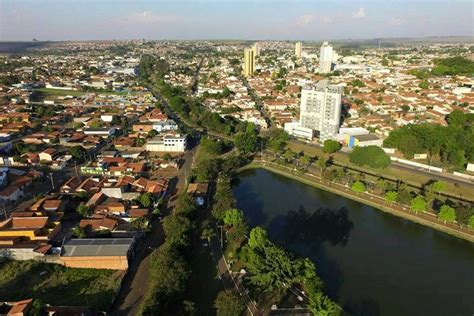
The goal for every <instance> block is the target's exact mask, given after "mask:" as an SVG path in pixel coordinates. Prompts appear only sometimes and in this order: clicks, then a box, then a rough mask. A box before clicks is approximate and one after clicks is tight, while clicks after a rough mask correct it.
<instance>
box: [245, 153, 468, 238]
mask: <svg viewBox="0 0 474 316" xmlns="http://www.w3.org/2000/svg"><path fill="white" fill-rule="evenodd" d="M269 164H270V163H269V162H265V163H262V162H256V161H253V162H251V163H249V164H247V165H245V166H243V167H241V168H240V169H239V170H238V173H240V172H242V171H245V170H249V169H264V170H267V171H270V172H272V173H275V174H279V175H282V176H284V177H287V178H290V179H293V180H296V181H298V182H301V183H304V184H307V185H310V186H312V187H316V188H318V189H321V190H324V191H328V192H331V193H334V194H337V195H340V196H343V197H346V198H348V199H351V200H353V201H357V202H360V203H363V204H365V205H368V206H371V207H373V208H375V209H377V210H381V211H383V212H385V213H389V214H392V215H394V216H397V217H401V218H403V219H406V220H409V221H411V222H415V223H417V224H421V225H424V226H427V227H430V228H432V229H434V230H437V231H441V232H443V233H446V234H449V235H451V236H454V237H457V238H460V239H463V240H466V241H469V242H472V243H474V234H471V233H469V232H466V231H462V230H459V229H456V228H454V227H449V226H446V225H443V224H442V223H437V222H435V221H433V220H428V219H426V218H422V217H420V216H418V215H415V214H410V213H408V212H404V211H399V210H397V209H395V208H393V207H390V206H388V205H382V204H379V203H376V202H375V201H371V200H368V199H366V198H363V197H361V196H357V195H355V194H353V193H352V191H351V190H349V189H347V188H346V189H345V190H340V189H337V188H336V187H331V186H328V185H327V184H325V183H323V182H322V180H321V179H320V180H319V181H317V178H316V177H314V176H313V177H314V179H310V178H307V177H308V176H306V177H304V175H301V174H295V173H292V172H291V171H285V170H280V169H277V168H275V167H272V166H269ZM280 167H282V168H285V167H284V166H280ZM333 185H334V186H341V185H339V184H333Z"/></svg>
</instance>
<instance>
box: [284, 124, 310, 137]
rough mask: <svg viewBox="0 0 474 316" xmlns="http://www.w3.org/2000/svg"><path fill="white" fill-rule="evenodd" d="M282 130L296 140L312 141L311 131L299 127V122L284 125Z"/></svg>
mask: <svg viewBox="0 0 474 316" xmlns="http://www.w3.org/2000/svg"><path fill="white" fill-rule="evenodd" d="M284 130H285V132H287V133H288V135H291V136H294V137H297V138H303V139H307V140H313V130H312V129H311V128H307V127H303V126H301V125H300V122H290V123H285V127H284Z"/></svg>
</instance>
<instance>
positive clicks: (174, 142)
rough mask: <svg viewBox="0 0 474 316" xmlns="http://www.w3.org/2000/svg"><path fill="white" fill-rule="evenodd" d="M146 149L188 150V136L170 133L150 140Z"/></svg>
mask: <svg viewBox="0 0 474 316" xmlns="http://www.w3.org/2000/svg"><path fill="white" fill-rule="evenodd" d="M145 149H146V150H147V151H151V152H184V151H185V150H186V136H181V135H179V134H174V135H173V134H168V135H164V136H158V137H155V138H153V139H151V140H149V141H148V142H147V143H146V145H145Z"/></svg>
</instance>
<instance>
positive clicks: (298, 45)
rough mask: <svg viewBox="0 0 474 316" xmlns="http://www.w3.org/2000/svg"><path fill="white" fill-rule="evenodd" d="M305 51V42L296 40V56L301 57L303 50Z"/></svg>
mask: <svg viewBox="0 0 474 316" xmlns="http://www.w3.org/2000/svg"><path fill="white" fill-rule="evenodd" d="M302 51H303V44H302V43H301V42H296V44H295V56H296V58H301V52H302Z"/></svg>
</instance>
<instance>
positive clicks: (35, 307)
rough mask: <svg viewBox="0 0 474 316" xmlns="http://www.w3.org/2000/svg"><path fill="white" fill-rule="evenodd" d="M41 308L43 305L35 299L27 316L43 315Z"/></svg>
mask: <svg viewBox="0 0 474 316" xmlns="http://www.w3.org/2000/svg"><path fill="white" fill-rule="evenodd" d="M43 306H44V303H43V301H41V300H40V299H38V298H35V299H34V300H33V303H32V304H31V308H30V310H29V311H28V314H27V315H28V316H41V315H43Z"/></svg>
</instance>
